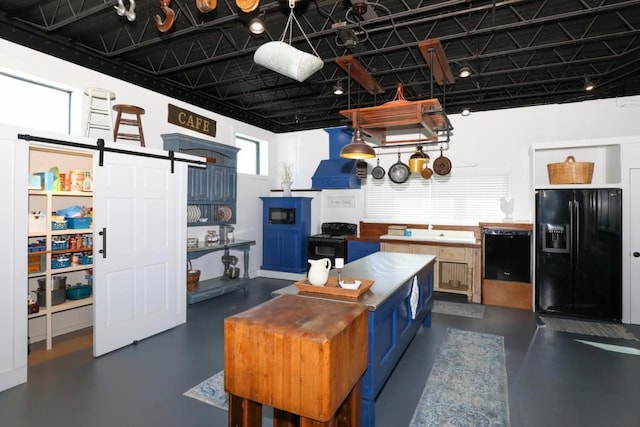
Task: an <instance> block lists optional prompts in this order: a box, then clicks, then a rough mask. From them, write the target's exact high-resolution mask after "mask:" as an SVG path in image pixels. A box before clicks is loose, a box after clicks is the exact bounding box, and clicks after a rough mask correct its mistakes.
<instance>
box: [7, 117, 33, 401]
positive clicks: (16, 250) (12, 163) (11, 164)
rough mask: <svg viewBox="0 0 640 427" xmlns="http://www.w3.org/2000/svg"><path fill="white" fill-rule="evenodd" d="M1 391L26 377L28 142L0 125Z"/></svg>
mask: <svg viewBox="0 0 640 427" xmlns="http://www.w3.org/2000/svg"><path fill="white" fill-rule="evenodd" d="M0 133H1V134H0V150H2V156H0V170H1V171H2V175H3V190H2V194H3V196H2V202H1V203H0V219H2V223H3V227H2V228H3V231H2V244H0V260H1V261H0V277H2V280H0V295H1V296H0V391H2V390H6V389H8V388H10V387H13V386H16V385H18V384H21V383H24V382H26V381H27V311H26V309H25V307H26V306H25V302H26V299H27V251H26V250H25V246H26V244H27V241H26V239H25V236H27V211H28V204H27V191H26V188H27V171H28V170H29V169H28V163H29V154H28V149H29V146H28V144H27V143H25V142H23V141H18V142H16V141H15V135H16V132H5V131H4V129H0Z"/></svg>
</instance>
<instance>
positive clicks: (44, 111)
mask: <svg viewBox="0 0 640 427" xmlns="http://www.w3.org/2000/svg"><path fill="white" fill-rule="evenodd" d="M0 92H1V93H2V94H3V95H2V99H3V100H7V101H8V100H10V102H2V101H0V118H1V120H2V121H4V122H6V123H11V124H13V125H17V126H24V127H28V128H33V129H40V130H46V131H51V132H56V133H64V134H70V133H71V97H72V92H71V91H69V90H66V89H62V88H60V87H55V86H52V85H49V84H45V83H40V82H37V81H35V80H31V79H29V78H25V77H19V76H16V75H12V74H10V73H7V72H3V71H0Z"/></svg>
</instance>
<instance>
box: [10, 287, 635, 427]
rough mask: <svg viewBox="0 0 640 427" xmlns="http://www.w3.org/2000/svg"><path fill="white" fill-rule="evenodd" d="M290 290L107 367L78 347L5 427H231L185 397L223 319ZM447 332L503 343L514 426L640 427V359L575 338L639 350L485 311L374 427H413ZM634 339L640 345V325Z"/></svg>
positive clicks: (388, 400)
mask: <svg viewBox="0 0 640 427" xmlns="http://www.w3.org/2000/svg"><path fill="white" fill-rule="evenodd" d="M289 284H290V281H282V280H276V279H262V278H260V279H254V280H252V282H251V285H250V290H249V291H248V292H246V293H245V292H243V291H236V292H233V293H231V294H227V295H224V296H221V297H218V298H215V299H212V300H209V301H205V302H201V303H198V304H194V305H191V306H189V307H188V313H187V317H188V322H187V324H185V325H181V326H179V327H176V328H174V329H172V330H169V331H166V332H164V333H162V334H159V335H156V336H154V337H151V338H148V339H146V340H144V341H141V342H139V343H138V344H137V345H131V346H128V347H126V348H123V349H120V350H118V351H115V352H113V353H110V354H108V355H105V356H102V357H100V358H93V357H92V356H91V349H90V348H87V347H86V346H79V349H78V350H77V351H74V352H66V354H62V355H61V356H60V357H55V358H44V359H42V360H40V359H39V361H38V363H37V364H34V365H33V366H31V367H30V368H29V381H28V382H27V383H26V384H23V385H20V386H17V387H15V388H13V389H10V390H7V391H4V392H2V393H0V426H8V427H9V426H11V427H13V426H18V427H22V426H36V425H43V426H51V427H56V426H65V427H76V426H78V427H80V426H82V427H87V426H96V427H102V426H105V427H106V426H109V427H113V426H136V427H146V426H154V427H163V426H167V427H169V426H172V427H173V426H194V427H195V426H208V427H211V426H213V427H224V426H226V425H227V413H226V412H225V411H222V410H219V409H216V408H214V407H212V406H209V405H207V404H204V403H201V402H199V401H196V400H195V399H191V398H187V397H184V396H182V393H183V392H185V391H186V390H187V389H189V388H191V387H192V386H194V385H196V384H198V383H199V382H201V381H203V380H204V379H206V378H208V377H209V376H211V375H213V374H214V373H216V372H218V371H220V370H221V369H222V368H223V345H224V343H223V319H224V318H225V317H227V316H229V315H232V314H235V313H238V312H240V311H243V310H246V309H248V308H250V307H252V306H255V305H256V304H259V303H261V302H263V301H266V300H267V299H269V298H270V294H271V291H272V290H275V289H279V288H281V287H284V286H286V285H289ZM438 298H447V299H448V298H449V297H448V296H446V295H439V296H438ZM447 328H457V329H463V330H469V331H476V332H486V333H492V334H498V335H502V336H504V338H505V340H504V342H505V352H506V363H507V374H508V384H509V403H510V418H511V425H512V426H515V427H520V426H536V427H537V426H545V427H553V426H594V427H596V426H597V427H601V426H625V427H626V426H636V425H640V404H639V402H640V380H639V379H640V356H634V355H627V354H620V353H614V352H608V351H604V350H601V349H597V348H593V347H590V346H586V345H584V344H581V343H578V342H576V341H575V340H574V339H575V338H584V339H588V340H591V341H599V342H606V343H612V344H617V345H624V346H631V347H635V348H640V342H638V341H625V340H612V339H603V338H594V337H583V336H578V335H572V334H566V333H556V332H552V331H549V330H547V329H546V328H538V322H537V316H536V315H535V313H532V312H529V311H524V310H516V309H508V308H499V307H486V309H485V315H484V318H483V319H472V318H465V317H460V316H450V315H444V314H434V315H433V324H432V327H431V328H429V329H424V330H421V331H420V332H419V333H418V334H417V335H416V337H415V339H414V340H413V341H412V343H411V344H410V346H409V348H408V349H407V351H406V353H405V354H404V356H403V357H402V359H401V361H400V363H399V364H398V366H397V368H396V369H395V371H394V372H393V374H392V375H391V377H390V378H389V380H388V382H387V384H386V385H385V387H384V388H383V390H382V392H381V393H380V395H379V397H378V399H377V403H376V427H403V426H407V425H408V424H409V421H410V420H411V416H412V414H413V410H414V408H415V406H416V404H417V402H418V399H419V398H420V395H421V393H422V390H423V388H424V385H425V383H426V381H427V377H428V375H429V371H430V369H431V366H432V364H433V362H434V359H435V357H436V354H437V351H438V346H439V344H440V341H441V340H442V338H443V336H444V333H445V331H446V329H447ZM629 329H630V330H631V331H632V332H634V333H635V335H636V336H637V337H640V326H630V327H629ZM269 416H270V411H269V410H268V409H267V410H265V417H266V418H267V419H268V418H269ZM264 425H268V424H266V423H265V424H264Z"/></svg>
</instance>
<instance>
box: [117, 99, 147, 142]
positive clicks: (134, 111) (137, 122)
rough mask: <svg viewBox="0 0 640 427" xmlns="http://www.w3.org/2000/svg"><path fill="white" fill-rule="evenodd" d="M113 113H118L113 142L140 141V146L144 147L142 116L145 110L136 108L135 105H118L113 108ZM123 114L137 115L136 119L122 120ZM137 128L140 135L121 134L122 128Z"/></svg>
mask: <svg viewBox="0 0 640 427" xmlns="http://www.w3.org/2000/svg"><path fill="white" fill-rule="evenodd" d="M113 111H117V112H118V114H117V115H116V126H115V129H114V130H113V140H114V141H117V140H118V139H124V140H127V141H140V146H141V147H144V134H143V133H142V120H141V118H140V116H141V115H143V114H144V108H140V107H136V106H135V105H127V104H116V105H114V106H113ZM123 114H130V115H135V116H136V118H135V119H127V118H122V115H123ZM121 125H124V126H136V127H137V128H138V133H122V132H120V126H121Z"/></svg>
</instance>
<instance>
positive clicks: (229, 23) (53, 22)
mask: <svg viewBox="0 0 640 427" xmlns="http://www.w3.org/2000/svg"><path fill="white" fill-rule="evenodd" d="M196 1H197V0H173V1H171V2H169V3H170V8H171V9H172V10H173V11H174V12H175V15H176V19H175V23H174V25H173V26H172V28H171V29H170V30H169V31H167V32H160V31H159V30H158V28H157V27H156V22H155V19H154V17H155V15H160V16H161V17H162V18H163V19H164V17H165V16H166V14H165V13H164V12H163V11H162V10H161V8H160V6H161V3H162V2H161V1H158V0H139V1H138V2H135V4H136V8H135V13H136V19H135V20H134V21H133V22H130V21H129V20H127V19H126V17H123V16H118V14H117V13H116V9H115V7H114V6H116V5H117V4H118V1H116V0H44V1H36V0H0V37H2V38H4V39H7V40H10V41H13V42H16V43H19V44H21V45H24V46H27V47H30V48H32V49H36V50H38V51H41V52H44V53H48V54H51V55H53V56H56V57H59V58H62V59H65V60H67V61H70V62H73V63H77V64H79V65H82V66H85V67H88V68H90V69H94V70H96V71H100V72H102V73H105V74H108V75H112V76H114V77H117V78H119V79H122V80H125V81H129V82H131V83H134V84H136V85H139V86H143V87H146V88H149V89H151V90H154V91H156V92H160V93H163V94H166V95H168V96H170V97H172V98H176V99H180V100H183V101H185V102H188V103H190V104H193V105H197V106H200V107H202V108H204V109H207V110H210V111H212V112H216V113H218V114H222V115H225V116H228V117H232V118H235V119H238V120H241V121H243V122H247V123H250V124H253V125H255V126H258V127H261V128H264V129H268V130H271V131H274V132H289V131H296V130H305V129H317V128H327V127H333V126H340V125H345V124H349V122H348V121H346V119H345V118H344V117H342V116H341V115H340V114H339V113H338V111H340V110H344V109H347V108H348V107H351V108H359V107H370V106H376V105H380V104H383V103H385V102H387V101H390V100H393V99H394V96H395V95H396V86H397V84H398V83H402V84H403V85H404V97H405V98H406V99H407V100H409V101H416V100H422V99H428V98H432V97H436V98H439V99H440V101H441V103H442V104H444V107H445V109H446V111H447V113H448V114H454V113H459V112H460V111H461V109H462V107H463V106H469V107H470V108H471V109H472V111H482V110H496V109H503V108H512V107H521V106H529V105H540V104H551V103H565V102H575V101H581V100H589V99H600V98H612V97H618V96H630V95H638V94H640V0H504V1H498V0H493V1H487V0H484V1H481V0H478V1H463V0H429V1H424V0H384V1H370V2H366V3H365V4H366V6H367V9H366V12H364V13H360V14H358V13H356V12H354V8H353V7H352V3H362V1H361V0H337V1H336V0H298V1H297V3H296V6H295V9H294V11H295V14H296V16H297V18H298V21H299V22H300V24H301V26H302V28H303V29H304V32H305V34H306V36H307V37H308V39H309V41H310V42H311V44H312V45H313V47H314V48H315V50H316V51H317V53H318V54H319V56H320V57H321V58H322V59H323V61H324V66H323V68H322V69H321V70H320V71H318V72H316V73H315V74H313V75H312V76H311V77H310V78H308V79H307V80H305V81H304V82H302V83H300V82H298V81H296V80H293V79H290V78H288V77H285V76H282V75H280V74H277V73H275V72H273V71H270V70H268V69H266V68H264V67H262V66H260V65H256V64H255V63H254V62H253V54H254V52H255V51H256V49H257V48H258V47H259V46H260V45H261V44H263V43H265V42H267V41H271V40H280V38H281V36H282V34H283V30H284V27H285V24H286V21H287V18H288V14H289V4H288V1H285V0H280V1H274V0H261V1H260V5H259V8H258V9H256V10H255V11H254V12H253V13H250V14H246V13H244V12H242V11H241V10H240V9H239V7H238V5H237V4H236V0H218V1H217V7H216V8H215V9H214V10H213V11H211V12H209V13H201V12H200V11H199V10H198V8H197V7H196ZM201 1H202V0H201ZM254 1H255V0H254ZM251 2H252V0H238V3H240V4H241V6H243V7H244V6H245V5H246V4H247V3H251ZM131 3H132V2H131V1H130V0H124V1H123V4H124V6H125V7H127V8H128V7H129V6H130V5H131ZM164 3H167V1H166V0H165V2H164ZM210 3H211V2H210ZM258 12H261V13H264V14H265V18H266V27H267V30H266V31H265V32H264V33H263V34H261V35H253V34H251V33H250V32H249V31H248V29H247V23H248V21H249V19H250V18H251V17H253V15H254V14H255V13H258ZM427 39H439V40H440V41H441V43H442V46H443V47H444V51H445V53H446V57H447V58H448V60H449V64H450V66H451V69H452V71H453V73H454V75H456V81H455V83H454V84H449V85H446V86H444V88H443V87H441V86H438V85H437V84H433V79H432V78H431V74H430V70H429V67H428V66H427V64H426V62H425V60H424V58H423V56H422V55H421V53H420V50H419V48H418V43H419V42H421V41H423V40H427ZM291 44H292V45H293V46H295V47H297V48H298V49H300V50H303V51H306V52H310V53H312V50H311V48H310V46H309V44H308V43H307V41H306V40H305V38H304V36H303V34H302V33H301V32H300V31H299V29H298V28H297V27H296V26H295V25H294V27H293V38H292V41H291ZM345 55H353V56H355V57H356V58H357V60H358V61H359V62H360V63H361V64H362V65H363V66H364V68H365V69H366V70H367V71H368V72H369V73H370V74H371V75H372V76H373V77H374V78H375V79H377V80H378V82H379V83H380V84H381V85H382V87H383V88H384V91H385V92H384V94H378V95H370V94H369V93H367V92H366V91H365V90H364V89H362V88H361V87H360V86H359V85H358V84H357V83H355V82H353V81H352V83H351V90H350V92H349V95H347V94H346V93H345V94H344V95H342V96H336V95H334V94H333V86H334V84H335V83H337V82H341V83H342V84H343V86H344V88H345V90H346V89H347V87H348V86H349V85H348V82H347V74H346V73H345V72H344V71H343V70H342V69H341V68H339V67H338V66H337V65H336V62H335V60H336V58H337V57H341V56H345ZM465 65H468V66H469V67H471V69H472V71H473V74H472V75H471V77H469V78H465V79H463V78H458V77H457V72H458V70H459V69H460V68H461V67H462V66H465ZM585 79H590V80H592V81H593V82H594V83H595V84H596V88H595V89H594V90H593V91H591V92H586V91H585V90H584V84H585ZM432 95H433V96H432Z"/></svg>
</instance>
